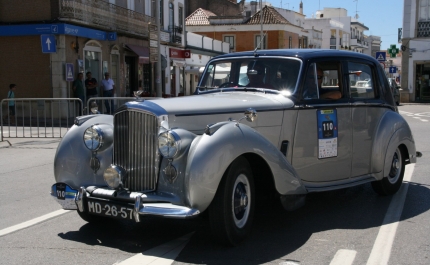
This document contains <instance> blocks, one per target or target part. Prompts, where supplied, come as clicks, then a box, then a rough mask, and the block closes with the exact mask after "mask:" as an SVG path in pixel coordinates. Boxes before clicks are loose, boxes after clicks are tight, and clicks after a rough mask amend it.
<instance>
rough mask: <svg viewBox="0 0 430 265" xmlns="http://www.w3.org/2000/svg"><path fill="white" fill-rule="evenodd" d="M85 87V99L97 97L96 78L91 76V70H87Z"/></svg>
mask: <svg viewBox="0 0 430 265" xmlns="http://www.w3.org/2000/svg"><path fill="white" fill-rule="evenodd" d="M85 88H86V89H87V99H90V98H94V97H97V79H95V78H94V77H92V75H91V72H87V79H85Z"/></svg>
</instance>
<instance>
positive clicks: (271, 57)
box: [51, 49, 420, 245]
mask: <svg viewBox="0 0 430 265" xmlns="http://www.w3.org/2000/svg"><path fill="white" fill-rule="evenodd" d="M360 80H366V83H367V85H366V87H365V89H357V85H356V84H357V83H358V84H360V83H359V81H360ZM358 88H362V87H361V86H359V87H358ZM196 94H197V95H193V96H188V97H179V98H169V99H154V100H143V99H137V100H135V101H131V102H128V103H126V104H124V105H122V106H121V107H119V108H118V109H116V111H115V113H114V115H103V114H100V115H87V116H83V117H78V118H77V119H76V121H75V124H74V125H73V126H72V128H71V129H70V130H69V131H68V133H67V134H66V135H65V136H64V138H63V139H62V141H61V143H60V144H59V145H58V149H57V152H56V155H55V161H54V175H55V184H53V185H52V186H51V195H52V197H53V198H54V199H55V200H56V201H58V202H59V203H60V204H61V205H62V206H63V208H64V209H72V210H76V212H77V214H79V216H80V217H81V218H82V219H84V220H85V221H87V222H90V223H97V222H103V221H104V220H106V219H105V218H108V217H109V218H116V219H121V220H134V221H136V222H139V221H140V220H141V218H145V216H156V217H165V218H176V219H184V218H192V217H196V216H199V215H201V214H203V213H207V214H208V220H209V222H210V227H211V229H212V231H213V236H214V237H215V238H216V239H218V240H219V241H220V242H222V243H223V244H226V245H237V244H239V243H240V242H241V241H242V240H243V239H245V238H246V237H247V236H248V235H249V234H250V232H251V226H252V221H253V218H254V214H258V213H259V212H258V209H256V205H257V203H256V201H257V200H260V199H262V198H265V197H271V196H276V197H277V198H279V202H280V203H281V204H282V205H283V207H284V208H285V209H286V210H289V211H290V210H295V209H297V208H299V207H301V206H303V205H304V203H305V199H306V195H307V194H308V193H310V192H323V191H330V190H336V189H342V188H348V187H352V186H356V185H361V184H365V183H371V186H372V188H373V189H374V191H375V192H376V193H378V194H381V195H390V194H394V193H396V192H397V191H398V190H399V188H400V186H401V184H402V181H403V175H404V172H405V165H406V164H409V163H415V162H416V159H417V157H419V156H420V153H419V152H417V151H416V150H415V142H414V138H413V136H412V132H411V130H410V128H409V126H408V124H407V122H406V120H405V119H403V117H402V116H401V115H400V114H399V113H398V110H397V106H396V104H395V103H394V101H393V96H392V94H391V89H390V86H389V84H388V81H387V78H386V77H385V73H384V71H383V69H382V68H381V67H380V64H379V62H378V61H376V60H375V59H374V58H372V57H370V56H367V55H363V54H360V53H352V52H346V51H336V50H316V49H297V50H294V49H286V50H257V51H250V52H237V53H231V54H227V55H221V56H218V57H215V58H213V59H212V60H210V61H209V62H208V64H207V66H206V68H205V70H204V72H203V75H202V78H201V79H200V82H199V86H198V87H197V90H196Z"/></svg>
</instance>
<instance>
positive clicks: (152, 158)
mask: <svg viewBox="0 0 430 265" xmlns="http://www.w3.org/2000/svg"><path fill="white" fill-rule="evenodd" d="M157 133H158V120H157V117H156V116H155V115H153V114H149V113H145V112H141V111H136V110H124V111H121V112H118V113H117V114H115V116H114V147H113V164H114V165H117V166H120V167H122V168H124V169H125V170H126V171H127V179H126V181H125V183H124V187H125V188H127V189H129V190H130V191H151V190H155V188H156V185H157V178H158V161H159V158H158V146H157Z"/></svg>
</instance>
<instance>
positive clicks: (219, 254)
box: [176, 183, 430, 265]
mask: <svg viewBox="0 0 430 265" xmlns="http://www.w3.org/2000/svg"><path fill="white" fill-rule="evenodd" d="M420 198H428V199H427V200H425V201H422V199H420ZM415 201H419V202H420V204H419V207H407V206H406V205H407V204H408V203H414V202H415ZM390 202H391V196H387V197H382V196H378V195H376V194H375V193H374V192H373V190H372V188H371V186H370V184H368V185H363V186H358V187H353V188H348V189H342V190H337V191H330V192H323V193H313V194H312V193H311V194H308V197H307V202H306V204H305V206H304V207H302V208H301V209H299V210H297V211H294V212H287V211H285V210H283V209H282V207H281V206H280V205H279V204H276V203H273V204H272V205H268V206H266V207H259V208H258V209H257V211H258V212H257V211H256V215H255V219H254V224H253V231H252V235H251V237H250V238H248V239H247V240H246V241H244V242H243V243H242V244H241V245H239V246H237V247H230V248H229V247H224V246H220V245H219V244H218V243H217V242H213V241H212V240H211V239H210V238H211V234H210V230H209V228H210V227H209V226H208V225H207V226H202V227H201V229H200V230H198V231H197V232H196V233H195V234H194V236H193V237H192V239H191V240H190V242H189V243H188V244H187V246H186V248H184V250H183V251H182V252H181V253H180V255H179V256H178V258H177V259H176V261H177V262H178V263H191V264H235V265H238V264H262V263H268V262H269V263H270V262H273V261H275V260H277V259H281V258H282V257H284V256H286V255H288V254H290V253H292V252H294V251H296V250H298V249H299V248H300V247H302V246H303V245H304V244H305V243H307V241H308V240H309V239H310V238H311V237H312V235H314V234H317V233H319V232H322V231H327V230H334V229H352V230H360V229H369V228H373V227H379V226H381V225H382V223H383V220H384V217H385V213H386V210H387V208H388V206H389V204H390ZM405 208H408V210H407V211H403V215H402V218H401V219H402V220H406V219H410V218H412V217H414V216H417V215H420V214H422V213H424V212H427V211H428V210H429V209H430V190H429V187H427V186H422V185H420V184H418V183H410V185H409V189H408V196H407V199H406V202H405ZM410 209H414V210H410ZM327 243H329V242H327Z"/></svg>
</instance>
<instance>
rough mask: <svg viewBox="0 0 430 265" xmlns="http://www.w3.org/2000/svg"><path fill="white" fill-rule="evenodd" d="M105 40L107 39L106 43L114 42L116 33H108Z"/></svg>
mask: <svg viewBox="0 0 430 265" xmlns="http://www.w3.org/2000/svg"><path fill="white" fill-rule="evenodd" d="M107 38H108V41H114V40H116V32H108V34H107Z"/></svg>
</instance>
